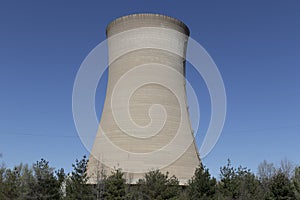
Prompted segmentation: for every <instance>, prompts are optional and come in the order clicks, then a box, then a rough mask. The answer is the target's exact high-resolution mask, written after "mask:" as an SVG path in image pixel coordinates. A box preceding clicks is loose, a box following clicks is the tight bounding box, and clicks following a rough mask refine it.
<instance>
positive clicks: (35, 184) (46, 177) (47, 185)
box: [26, 159, 61, 200]
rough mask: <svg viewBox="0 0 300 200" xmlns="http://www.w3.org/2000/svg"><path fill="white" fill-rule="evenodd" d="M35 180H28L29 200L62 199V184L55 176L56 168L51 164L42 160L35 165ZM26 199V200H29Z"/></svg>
mask: <svg viewBox="0 0 300 200" xmlns="http://www.w3.org/2000/svg"><path fill="white" fill-rule="evenodd" d="M33 172H34V179H33V180H28V184H29V187H30V193H29V196H27V198H28V199H37V200H46V199H47V200H51V199H53V200H54V199H55V200H57V199H60V198H61V197H60V184H59V182H58V180H57V178H56V177H55V175H54V168H52V167H50V166H49V162H48V161H46V160H44V159H41V160H40V161H37V162H36V163H35V164H34V165H33ZM27 198H26V199H27Z"/></svg>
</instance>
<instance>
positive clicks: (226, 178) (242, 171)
mask: <svg viewBox="0 0 300 200" xmlns="http://www.w3.org/2000/svg"><path fill="white" fill-rule="evenodd" d="M220 171H221V181H220V182H219V184H218V188H219V192H220V193H221V196H222V197H223V198H224V199H243V200H248V199H249V200H252V199H260V198H261V195H262V189H261V185H260V182H259V180H258V179H257V178H256V177H255V175H254V174H253V173H251V172H250V170H248V169H247V168H243V167H241V166H240V167H238V169H235V168H234V167H232V166H231V163H230V160H228V163H227V165H226V166H224V167H222V168H221V169H220Z"/></svg>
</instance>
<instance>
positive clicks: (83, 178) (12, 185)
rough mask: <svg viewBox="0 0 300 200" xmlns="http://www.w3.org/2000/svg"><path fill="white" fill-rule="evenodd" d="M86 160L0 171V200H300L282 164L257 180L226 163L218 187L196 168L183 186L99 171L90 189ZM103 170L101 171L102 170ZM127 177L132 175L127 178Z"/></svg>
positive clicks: (299, 175) (298, 184) (268, 167)
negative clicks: (68, 165)
mask: <svg viewBox="0 0 300 200" xmlns="http://www.w3.org/2000/svg"><path fill="white" fill-rule="evenodd" d="M87 162H88V160H87V159H86V156H84V157H83V158H82V159H81V160H76V162H75V164H73V165H72V166H73V171H72V172H71V173H70V174H69V175H68V176H66V175H65V172H64V169H59V170H57V171H54V168H52V167H50V166H49V162H48V161H46V160H44V159H41V160H40V161H38V162H36V163H35V164H33V166H32V167H28V165H23V164H20V165H18V166H15V167H14V168H12V169H9V168H5V167H4V165H2V166H0V200H11V199H13V200H29V199H34V200H51V199H55V200H60V199H62V200H88V199H91V200H102V199H108V200H149V199H150V200H163V199H169V200H196V199H197V200H198V199H199V200H212V199H215V200H234V199H238V200H252V199H253V200H293V199H296V200H300V167H296V168H295V170H293V168H291V166H292V165H291V164H290V162H288V161H286V160H285V162H281V167H280V168H275V167H274V165H273V164H272V163H271V164H270V163H267V162H266V161H264V162H263V163H262V164H260V165H259V168H258V176H257V177H256V176H255V175H254V174H253V173H252V172H251V171H250V170H248V169H247V168H244V167H238V168H234V167H232V165H231V163H230V160H228V163H227V165H226V166H224V167H222V168H221V169H220V172H221V174H220V181H216V179H215V178H213V177H211V175H210V173H209V170H208V169H207V168H205V167H204V166H202V165H200V166H199V167H198V168H197V169H196V171H195V173H194V176H193V177H192V178H191V180H189V182H188V184H187V185H185V186H179V181H178V179H177V178H176V177H175V176H171V177H169V175H168V173H166V174H163V173H161V172H160V171H159V170H155V171H150V172H148V173H146V174H145V177H144V178H143V179H140V180H139V181H138V183H137V184H135V185H129V184H126V182H125V178H124V176H125V174H124V173H123V172H122V171H121V169H117V170H115V171H113V172H112V174H111V175H110V176H109V177H107V176H106V174H105V173H103V168H99V172H101V173H99V175H100V176H99V180H97V184H96V185H90V184H88V177H87V174H86V170H87ZM101 169H102V170H101ZM126 176H129V177H130V174H126Z"/></svg>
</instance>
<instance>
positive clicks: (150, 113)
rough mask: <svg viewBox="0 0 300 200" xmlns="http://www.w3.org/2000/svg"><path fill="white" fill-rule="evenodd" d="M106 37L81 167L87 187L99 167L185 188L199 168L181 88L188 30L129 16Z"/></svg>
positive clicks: (168, 21) (154, 17) (173, 22)
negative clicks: (95, 119)
mask: <svg viewBox="0 0 300 200" xmlns="http://www.w3.org/2000/svg"><path fill="white" fill-rule="evenodd" d="M106 31H107V32H106V34H107V37H108V48H109V73H108V85H107V92H106V99H105V103H104V107H103V111H102V117H101V121H100V125H99V130H98V132H97V136H96V138H95V142H94V146H93V148H92V152H91V156H90V159H89V163H88V176H89V177H90V178H91V179H90V181H91V182H92V183H95V182H96V177H97V174H98V173H99V171H101V170H102V169H105V170H106V171H107V172H108V173H109V172H110V171H111V170H113V167H116V168H118V167H120V168H122V170H123V171H124V172H127V174H128V176H127V181H128V182H130V183H134V182H135V181H137V180H138V179H139V178H142V177H143V174H144V173H145V172H147V171H150V170H154V169H160V170H161V171H162V172H167V171H168V172H169V173H170V175H175V176H176V177H177V178H178V179H179V181H180V183H181V184H185V183H186V182H187V180H188V179H190V178H191V177H192V176H193V173H194V171H195V169H196V167H197V166H198V165H199V164H200V158H199V156H198V153H197V147H196V145H195V142H194V136H193V133H192V129H191V126H190V119H189V115H188V110H187V100H186V90H185V77H184V76H185V53H186V45H187V40H188V36H189V29H188V28H187V26H186V25H185V24H183V23H182V22H181V21H179V20H177V19H174V18H171V17H167V16H163V15H158V14H134V15H128V16H124V17H121V18H118V19H116V20H114V21H113V22H111V23H110V24H109V25H108V27H107V30H106Z"/></svg>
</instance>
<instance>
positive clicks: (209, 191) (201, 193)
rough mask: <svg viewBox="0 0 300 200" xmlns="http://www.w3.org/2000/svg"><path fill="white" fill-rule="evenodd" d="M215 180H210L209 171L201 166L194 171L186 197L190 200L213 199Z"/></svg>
mask: <svg viewBox="0 0 300 200" xmlns="http://www.w3.org/2000/svg"><path fill="white" fill-rule="evenodd" d="M216 183H217V182H216V179H215V178H211V175H210V173H209V170H208V169H207V168H205V167H203V165H202V164H201V165H200V166H199V167H198V168H197V169H196V171H195V174H194V176H193V177H192V179H191V180H190V181H189V184H188V189H187V191H188V195H189V197H190V199H192V200H194V199H195V200H196V199H199V200H201V199H203V200H209V199H214V198H215V193H216Z"/></svg>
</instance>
